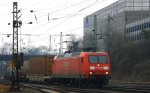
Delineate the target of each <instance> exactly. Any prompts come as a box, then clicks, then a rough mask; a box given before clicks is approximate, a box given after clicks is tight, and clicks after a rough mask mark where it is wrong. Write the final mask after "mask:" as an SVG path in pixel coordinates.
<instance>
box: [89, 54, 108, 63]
mask: <svg viewBox="0 0 150 93" xmlns="http://www.w3.org/2000/svg"><path fill="white" fill-rule="evenodd" d="M89 62H90V63H94V64H98V63H104V64H106V63H107V57H106V56H89Z"/></svg>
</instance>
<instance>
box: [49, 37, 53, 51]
mask: <svg viewBox="0 0 150 93" xmlns="http://www.w3.org/2000/svg"><path fill="white" fill-rule="evenodd" d="M51 48H52V47H51V35H50V36H49V51H51Z"/></svg>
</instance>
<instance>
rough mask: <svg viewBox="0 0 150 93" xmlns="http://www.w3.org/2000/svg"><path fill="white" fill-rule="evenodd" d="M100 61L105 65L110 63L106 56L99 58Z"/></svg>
mask: <svg viewBox="0 0 150 93" xmlns="http://www.w3.org/2000/svg"><path fill="white" fill-rule="evenodd" d="M98 61H99V62H100V63H104V64H106V63H108V61H107V57H106V56H98Z"/></svg>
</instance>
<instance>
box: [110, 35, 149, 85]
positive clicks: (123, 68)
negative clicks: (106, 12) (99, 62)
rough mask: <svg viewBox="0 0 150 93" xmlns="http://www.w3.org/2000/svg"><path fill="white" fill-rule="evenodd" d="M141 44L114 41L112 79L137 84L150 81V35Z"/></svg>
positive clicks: (111, 52) (118, 38)
mask: <svg viewBox="0 0 150 93" xmlns="http://www.w3.org/2000/svg"><path fill="white" fill-rule="evenodd" d="M145 34H146V38H145V39H144V40H143V41H140V42H136V43H135V42H131V41H130V42H128V41H126V42H123V40H122V39H121V37H120V36H117V38H116V39H114V40H113V45H112V46H111V47H112V51H110V57H111V69H112V79H116V80H124V81H136V82H144V81H146V82H149V81H150V69H149V68H150V35H149V36H147V35H148V34H147V33H145Z"/></svg>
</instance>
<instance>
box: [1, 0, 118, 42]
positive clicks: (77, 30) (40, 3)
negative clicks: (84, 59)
mask: <svg viewBox="0 0 150 93" xmlns="http://www.w3.org/2000/svg"><path fill="white" fill-rule="evenodd" d="M0 1H1V2H0V11H1V12H0V43H1V45H2V44H3V43H4V42H10V41H11V40H12V36H10V37H9V38H7V37H6V36H5V35H2V34H12V18H13V16H12V13H11V12H12V11H13V2H18V9H19V10H21V13H20V14H19V15H21V14H22V15H21V18H20V19H19V20H22V22H23V24H22V27H21V29H19V33H20V31H21V33H22V34H31V36H30V37H29V36H22V39H23V42H24V43H25V44H27V42H28V41H29V39H30V42H31V41H32V42H35V43H36V44H37V43H38V42H43V41H45V42H47V43H45V45H49V44H48V41H49V38H48V37H49V35H52V43H57V42H56V41H55V39H59V37H58V36H54V35H59V34H60V32H63V34H76V35H81V36H82V35H83V18H84V17H85V16H86V15H89V14H91V13H93V12H96V11H98V10H100V9H101V8H103V7H105V6H107V5H110V4H111V3H113V2H115V1H117V0H0ZM31 10H33V11H34V12H32V13H31V12H30V11H31ZM29 22H33V24H28V23H29ZM8 23H11V25H8ZM33 35H40V36H33ZM40 44H42V43H40Z"/></svg>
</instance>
